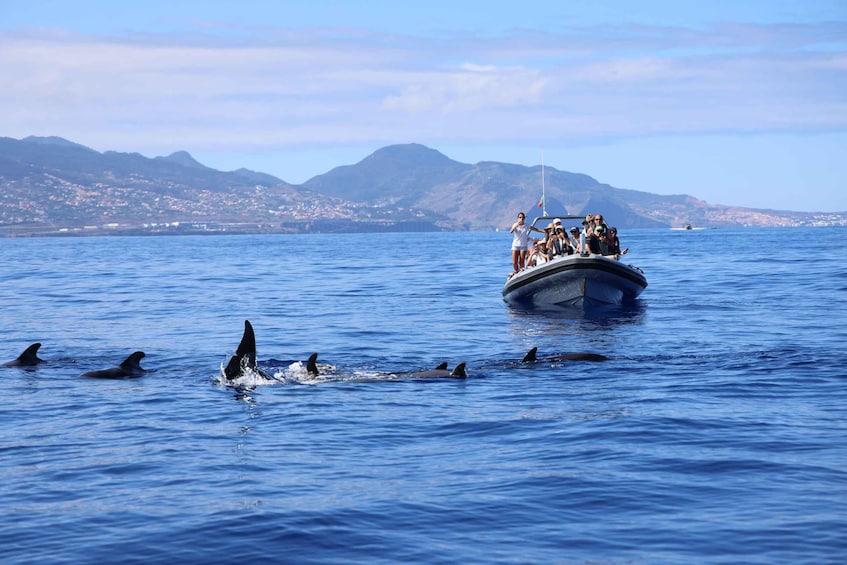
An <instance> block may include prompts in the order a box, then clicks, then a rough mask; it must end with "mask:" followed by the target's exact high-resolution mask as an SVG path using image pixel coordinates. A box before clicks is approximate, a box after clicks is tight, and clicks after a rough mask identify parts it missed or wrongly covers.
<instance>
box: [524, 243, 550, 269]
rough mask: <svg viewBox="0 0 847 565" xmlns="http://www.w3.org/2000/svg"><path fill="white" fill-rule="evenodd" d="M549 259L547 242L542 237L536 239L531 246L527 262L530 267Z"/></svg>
mask: <svg viewBox="0 0 847 565" xmlns="http://www.w3.org/2000/svg"><path fill="white" fill-rule="evenodd" d="M549 260H550V254H549V252H548V251H547V242H546V241H544V240H543V239H539V240H538V241H536V243H535V246H533V250H532V254H531V255H530V256H529V261H527V264H528V265H530V266H531V267H537V266H538V265H543V264H544V263H546V262H547V261H549Z"/></svg>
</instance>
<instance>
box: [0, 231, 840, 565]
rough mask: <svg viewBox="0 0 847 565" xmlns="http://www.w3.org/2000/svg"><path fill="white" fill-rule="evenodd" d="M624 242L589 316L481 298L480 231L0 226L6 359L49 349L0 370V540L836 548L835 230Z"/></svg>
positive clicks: (5, 556) (449, 553)
mask: <svg viewBox="0 0 847 565" xmlns="http://www.w3.org/2000/svg"><path fill="white" fill-rule="evenodd" d="M622 236H623V237H622V240H623V241H622V243H623V245H624V246H626V247H629V248H630V249H631V252H630V254H629V255H627V256H626V259H627V260H628V261H629V262H632V263H633V264H635V265H638V266H640V267H641V268H642V269H643V270H644V271H645V273H646V275H647V278H648V280H649V283H650V286H649V287H648V288H647V289H646V290H645V291H644V293H643V294H642V297H641V299H640V301H639V303H638V304H637V305H636V307H632V308H626V309H611V310H609V311H592V312H588V313H574V312H569V311H562V312H531V311H519V310H512V309H510V308H509V307H508V306H507V305H505V304H504V303H503V302H502V300H501V296H500V290H501V287H502V284H503V282H504V281H505V279H506V275H507V273H508V271H509V269H510V262H511V261H510V257H509V246H510V243H511V236H509V235H507V234H503V233H500V234H496V233H494V234H492V233H484V234H480V233H455V234H405V235H388V234H385V235H306V236H228V237H227V236H223V237H147V238H141V237H139V238H86V239H0V311H2V325H0V361H8V360H11V359H13V358H15V357H16V356H17V355H18V354H19V353H20V352H21V351H22V350H23V349H24V348H25V347H26V346H27V345H29V344H30V343H32V342H35V341H40V342H42V343H43V346H42V349H41V351H40V356H41V357H42V358H43V359H46V360H47V362H46V363H44V364H42V365H40V366H38V367H37V368H35V369H29V370H26V369H19V368H3V369H0V380H2V384H3V393H4V394H3V399H2V407H0V510H2V513H1V514H0V515H1V516H2V518H0V556H2V557H0V559H2V560H4V561H6V562H33V563H57V562H73V563H77V562H116V561H120V562H123V563H133V562H144V563H158V562H162V563H173V562H203V563H214V562H236V561H243V560H245V559H259V560H263V561H288V562H297V563H333V562H334V563H349V562H368V563H374V562H384V563H396V562H409V561H413V562H423V563H455V562H504V563H529V562H532V563H542V562H560V563H583V562H592V563H594V562H600V563H606V562H611V563H691V562H697V563H706V562H708V563H742V562H743V563H840V562H843V560H844V559H845V556H847V376H846V375H847V369H845V350H847V346H845V343H847V265H845V262H844V258H843V257H844V254H843V252H844V250H845V243H844V242H845V240H847V230H844V229H815V230H802V231H801V230H794V229H745V230H703V231H691V232H680V231H633V232H630V233H624V234H622ZM245 319H249V320H251V322H252V323H253V326H254V328H255V330H256V334H257V341H258V354H259V359H260V361H262V362H264V363H265V365H266V369H268V370H269V371H271V372H274V373H275V374H276V375H277V376H278V382H275V383H274V384H265V385H259V386H255V387H253V388H252V389H249V390H236V389H233V388H230V387H226V386H223V385H222V384H221V383H220V382H219V373H220V366H221V364H222V363H225V362H226V359H227V357H228V355H230V354H232V353H233V352H234V350H235V347H236V346H237V344H238V341H239V339H240V338H241V333H242V330H243V323H244V320H245ZM533 346H538V348H539V355H545V354H546V355H552V354H556V353H565V352H576V351H590V352H595V353H602V354H604V355H607V356H608V357H610V358H611V359H610V360H609V361H606V362H603V363H587V362H581V363H579V362H556V363H550V362H542V363H538V364H536V365H533V366H531V367H516V366H515V362H516V361H518V360H520V358H521V357H522V356H523V354H524V353H525V352H526V351H527V350H528V349H530V348H531V347H533ZM136 349H141V350H143V351H145V352H146V353H147V357H146V358H145V359H144V360H143V361H142V365H143V366H144V367H145V368H147V369H149V370H150V372H149V373H147V374H146V375H145V376H143V377H142V378H139V379H132V380H118V381H109V380H95V379H83V378H80V375H81V374H82V373H84V372H86V371H89V370H93V369H100V368H106V367H110V366H114V365H117V364H118V363H119V362H120V361H121V360H123V358H125V357H126V356H127V355H128V354H129V353H131V352H132V351H134V350H136ZM315 351H316V352H318V353H319V354H320V361H321V362H322V363H324V364H326V368H327V375H325V376H323V377H321V378H319V379H312V380H308V379H299V378H298V377H297V375H298V373H297V371H296V368H297V363H296V362H298V361H302V360H305V359H306V357H308V355H309V354H310V353H312V352H315ZM441 361H447V362H449V363H450V365H451V366H453V365H455V364H457V363H459V362H461V361H466V362H467V366H468V373H469V377H468V379H467V380H452V379H444V380H429V381H427V380H414V379H402V378H400V379H397V378H392V377H390V374H397V373H402V372H406V371H415V370H419V369H426V368H430V367H434V366H435V365H437V364H438V363H440V362H441Z"/></svg>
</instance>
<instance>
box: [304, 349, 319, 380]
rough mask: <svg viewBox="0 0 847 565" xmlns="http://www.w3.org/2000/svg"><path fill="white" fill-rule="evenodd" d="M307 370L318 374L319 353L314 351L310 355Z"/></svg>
mask: <svg viewBox="0 0 847 565" xmlns="http://www.w3.org/2000/svg"><path fill="white" fill-rule="evenodd" d="M306 371H307V372H308V373H309V374H310V375H312V376H313V377H317V376H318V354H317V353H312V354H311V355H309V360H308V361H306Z"/></svg>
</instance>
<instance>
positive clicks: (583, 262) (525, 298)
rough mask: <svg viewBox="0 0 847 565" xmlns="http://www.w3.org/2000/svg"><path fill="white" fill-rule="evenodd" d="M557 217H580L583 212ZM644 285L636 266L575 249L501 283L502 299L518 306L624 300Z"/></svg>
mask: <svg viewBox="0 0 847 565" xmlns="http://www.w3.org/2000/svg"><path fill="white" fill-rule="evenodd" d="M557 217H558V218H559V219H561V220H582V219H583V217H582V216H557ZM553 219H554V218H553V217H552V216H539V217H538V218H536V219H535V220H534V221H533V222H532V225H533V226H534V225H535V224H536V223H538V222H543V221H547V222H550V221H552V220H553ZM646 287H647V278H646V277H645V276H644V273H643V272H642V271H641V269H639V268H638V267H635V266H633V265H626V264H624V263H621V262H620V261H618V260H616V259H614V258H613V257H604V256H602V255H595V254H593V253H588V254H582V255H580V254H578V253H574V254H573V255H560V256H557V257H554V258H553V259H552V260H551V261H548V262H546V263H542V264H541V265H538V266H537V267H527V268H525V269H523V270H521V271H519V272H518V273H515V274H514V275H512V276H510V277H509V280H507V281H506V284H505V285H504V286H503V300H505V301H506V302H508V303H509V304H513V305H520V306H579V307H581V306H592V305H603V304H627V303H631V302H633V301H634V300H635V299H636V298H637V297H638V295H639V294H641V291H642V290H644V289H645V288H646Z"/></svg>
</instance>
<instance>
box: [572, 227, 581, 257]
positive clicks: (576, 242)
mask: <svg viewBox="0 0 847 565" xmlns="http://www.w3.org/2000/svg"><path fill="white" fill-rule="evenodd" d="M570 241H571V246H573V248H574V249H575V250H576V251H577V253H579V228H578V227H576V226H573V227H571V229H570Z"/></svg>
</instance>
